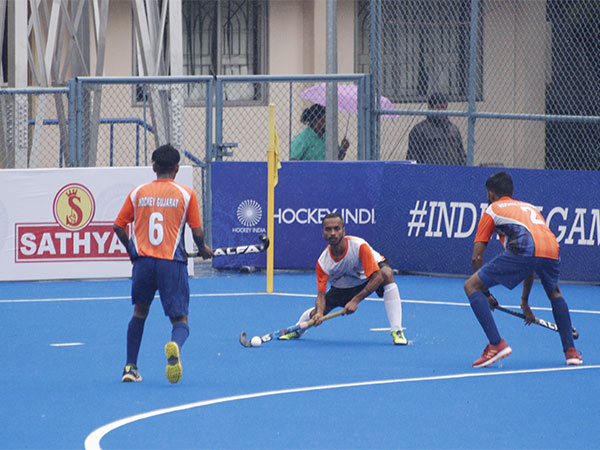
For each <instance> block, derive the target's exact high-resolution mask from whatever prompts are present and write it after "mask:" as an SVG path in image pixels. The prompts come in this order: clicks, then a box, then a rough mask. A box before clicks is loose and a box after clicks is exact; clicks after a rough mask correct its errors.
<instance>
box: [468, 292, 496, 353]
mask: <svg viewBox="0 0 600 450" xmlns="http://www.w3.org/2000/svg"><path fill="white" fill-rule="evenodd" d="M469 302H470V303H471V309H473V312H474V313H475V317H477V320H478V321H479V324H480V325H481V328H483V331H484V332H485V335H486V336H487V338H488V340H489V341H490V344H492V345H498V344H499V343H500V339H501V338H500V333H499V332H498V328H496V322H494V318H493V317H492V311H491V310H490V304H489V302H488V300H487V297H486V296H485V295H484V294H483V292H481V291H477V292H475V293H473V294H471V295H469Z"/></svg>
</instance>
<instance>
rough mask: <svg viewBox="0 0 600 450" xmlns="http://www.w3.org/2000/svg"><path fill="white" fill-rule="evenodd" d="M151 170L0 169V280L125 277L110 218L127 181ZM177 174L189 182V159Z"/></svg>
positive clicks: (148, 176) (147, 176)
mask: <svg viewBox="0 0 600 450" xmlns="http://www.w3.org/2000/svg"><path fill="white" fill-rule="evenodd" d="M155 178H156V174H155V173H154V172H153V171H152V169H151V168H149V167H122V168H69V169H26V170H17V169H15V170H13V169H6V170H3V171H2V177H0V192H1V193H2V194H1V196H0V264H1V266H2V269H3V270H2V271H0V280H11V281H15V280H49V279H76V278H115V277H129V276H130V275H131V263H130V261H129V257H128V255H127V252H126V251H125V248H124V247H123V245H122V244H121V242H120V241H119V240H118V239H117V237H116V235H115V234H114V232H113V222H114V220H115V218H116V217H117V214H118V213H119V210H120V209H121V206H122V205H123V203H124V201H125V198H126V197H127V194H128V193H129V192H130V191H131V189H133V188H134V187H135V186H137V185H138V184H142V183H147V182H149V181H152V180H153V179H155ZM177 181H178V182H180V183H182V184H187V185H188V186H192V185H193V183H192V182H193V180H192V169H191V167H182V168H181V169H180V171H179V173H178V174H177ZM186 243H188V244H189V246H190V249H191V246H192V244H191V243H192V239H191V232H189V230H187V237H186ZM188 272H189V273H190V274H193V264H189V265H188Z"/></svg>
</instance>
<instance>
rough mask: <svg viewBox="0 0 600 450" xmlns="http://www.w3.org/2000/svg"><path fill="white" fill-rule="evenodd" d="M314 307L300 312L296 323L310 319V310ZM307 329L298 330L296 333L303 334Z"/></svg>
mask: <svg viewBox="0 0 600 450" xmlns="http://www.w3.org/2000/svg"><path fill="white" fill-rule="evenodd" d="M313 309H315V308H314V307H312V308H308V309H307V310H306V311H304V312H303V313H302V315H301V316H300V318H299V319H298V322H296V325H300V324H301V323H302V322H308V321H309V320H310V312H311V311H312V310H313ZM306 331H307V330H298V334H300V335H303V334H304V333H306Z"/></svg>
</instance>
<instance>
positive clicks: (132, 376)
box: [121, 364, 142, 383]
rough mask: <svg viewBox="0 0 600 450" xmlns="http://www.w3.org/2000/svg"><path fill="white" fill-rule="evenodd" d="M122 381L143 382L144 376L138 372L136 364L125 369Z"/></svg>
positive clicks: (128, 365)
mask: <svg viewBox="0 0 600 450" xmlns="http://www.w3.org/2000/svg"><path fill="white" fill-rule="evenodd" d="M121 381H122V382H123V383H129V382H134V383H137V382H138V381H142V376H141V375H140V373H139V372H138V370H137V366H136V365H135V364H127V365H126V366H125V368H124V369H123V376H122V377H121Z"/></svg>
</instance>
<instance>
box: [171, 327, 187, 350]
mask: <svg viewBox="0 0 600 450" xmlns="http://www.w3.org/2000/svg"><path fill="white" fill-rule="evenodd" d="M189 335H190V327H189V326H188V324H187V323H185V322H175V323H174V324H173V330H172V331H171V340H172V341H173V342H175V343H176V344H177V345H178V347H179V350H181V347H183V343H184V342H185V340H186V339H187V338H188V336H189Z"/></svg>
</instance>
